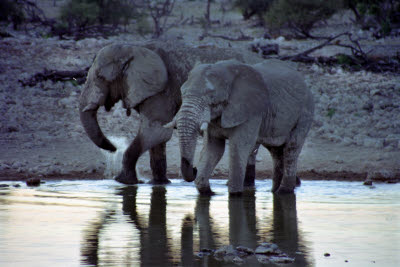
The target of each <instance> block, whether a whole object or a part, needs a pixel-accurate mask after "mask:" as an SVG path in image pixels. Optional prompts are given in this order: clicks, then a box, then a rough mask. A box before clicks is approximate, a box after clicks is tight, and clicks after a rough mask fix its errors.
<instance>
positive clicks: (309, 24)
mask: <svg viewBox="0 0 400 267" xmlns="http://www.w3.org/2000/svg"><path fill="white" fill-rule="evenodd" d="M339 2H340V1H339ZM340 6H341V5H339V4H338V1H335V0H326V1H324V0H276V1H274V2H273V4H272V5H271V7H270V8H269V10H268V12H267V14H266V15H265V20H266V22H267V24H268V26H269V27H270V28H272V29H280V28H282V27H289V29H291V30H292V31H293V32H294V33H295V34H296V35H300V36H303V37H312V36H311V34H310V31H311V30H312V28H313V27H314V25H315V23H316V22H318V21H321V20H324V19H327V18H329V17H330V16H331V15H333V14H334V13H335V12H336V11H337V10H338V9H339V8H340Z"/></svg>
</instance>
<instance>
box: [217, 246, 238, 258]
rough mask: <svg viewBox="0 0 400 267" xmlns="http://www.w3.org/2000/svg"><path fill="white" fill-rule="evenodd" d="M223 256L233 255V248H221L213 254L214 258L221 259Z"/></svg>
mask: <svg viewBox="0 0 400 267" xmlns="http://www.w3.org/2000/svg"><path fill="white" fill-rule="evenodd" d="M225 255H235V249H234V248H233V246H232V245H229V246H223V247H221V248H219V249H217V250H216V251H215V252H214V256H216V257H220V258H221V257H224V256H225Z"/></svg>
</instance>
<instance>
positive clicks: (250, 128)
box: [228, 118, 261, 195]
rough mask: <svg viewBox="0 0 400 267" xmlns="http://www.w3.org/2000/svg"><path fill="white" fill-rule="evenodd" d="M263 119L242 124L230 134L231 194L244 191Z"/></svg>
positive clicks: (229, 185) (229, 188)
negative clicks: (245, 180) (247, 169)
mask: <svg viewBox="0 0 400 267" xmlns="http://www.w3.org/2000/svg"><path fill="white" fill-rule="evenodd" d="M260 124H261V119H259V118H255V119H253V120H249V121H247V122H246V123H244V124H241V125H239V126H237V127H235V129H234V130H233V132H232V133H231V134H230V136H229V182H228V190H229V194H230V195H240V194H242V192H243V185H244V177H245V174H246V166H247V162H248V159H249V156H250V154H252V152H253V151H254V147H255V145H256V141H257V138H258V135H257V133H258V132H259V128H260Z"/></svg>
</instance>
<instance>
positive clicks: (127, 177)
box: [115, 171, 143, 185]
mask: <svg viewBox="0 0 400 267" xmlns="http://www.w3.org/2000/svg"><path fill="white" fill-rule="evenodd" d="M115 181H117V182H119V183H121V184H127V185H132V184H142V183H143V181H141V180H138V179H137V177H136V174H134V175H132V174H127V173H126V172H125V171H121V173H120V174H119V175H118V176H117V177H115Z"/></svg>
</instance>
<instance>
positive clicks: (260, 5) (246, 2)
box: [234, 0, 274, 22]
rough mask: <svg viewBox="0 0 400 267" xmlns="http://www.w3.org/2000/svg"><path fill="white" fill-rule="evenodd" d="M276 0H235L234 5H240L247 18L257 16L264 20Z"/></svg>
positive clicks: (244, 16)
mask: <svg viewBox="0 0 400 267" xmlns="http://www.w3.org/2000/svg"><path fill="white" fill-rule="evenodd" d="M272 2H274V0H235V3H234V5H235V6H236V7H238V8H239V9H240V10H241V12H242V15H243V18H244V19H245V20H248V19H250V18H251V17H252V16H257V17H258V18H259V19H260V21H262V22H263V21H264V19H263V16H264V14H265V13H266V12H267V10H268V9H269V7H270V6H271V4H272Z"/></svg>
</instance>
